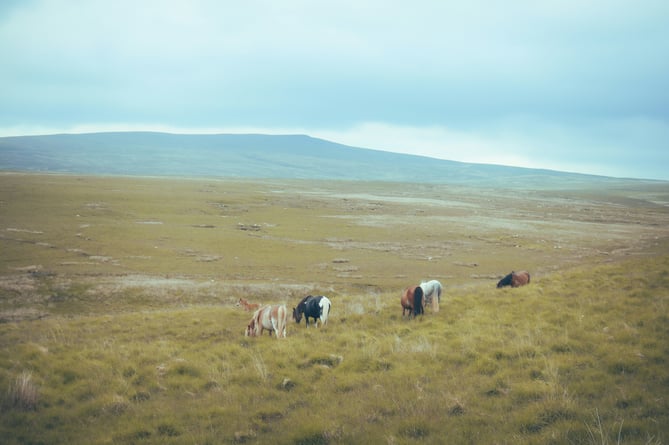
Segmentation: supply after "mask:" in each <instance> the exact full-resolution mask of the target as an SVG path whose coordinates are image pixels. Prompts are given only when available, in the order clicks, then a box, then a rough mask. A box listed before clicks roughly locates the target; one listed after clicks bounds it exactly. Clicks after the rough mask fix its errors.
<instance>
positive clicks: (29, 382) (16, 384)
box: [5, 371, 39, 411]
mask: <svg viewBox="0 0 669 445" xmlns="http://www.w3.org/2000/svg"><path fill="white" fill-rule="evenodd" d="M38 402H39V388H38V386H37V384H36V383H35V381H34V379H33V375H32V372H30V371H23V372H22V373H21V374H19V375H18V376H16V378H15V379H14V380H13V381H12V382H10V385H9V388H8V389H7V395H6V398H5V406H6V408H7V409H18V410H21V411H35V410H36V409H37V403H38Z"/></svg>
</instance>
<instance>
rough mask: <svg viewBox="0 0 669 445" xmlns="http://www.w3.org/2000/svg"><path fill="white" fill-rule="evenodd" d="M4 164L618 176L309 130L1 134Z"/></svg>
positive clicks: (530, 178)
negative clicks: (355, 143)
mask: <svg viewBox="0 0 669 445" xmlns="http://www.w3.org/2000/svg"><path fill="white" fill-rule="evenodd" d="M0 169H1V170H6V171H39V172H55V173H78V174H94V175H139V176H186V177H202V176H208V177H237V178H254V177H255V178H297V179H345V180H373V181H394V182H430V183H456V184H471V185H479V186H490V187H499V186H504V187H523V188H524V187H534V188H536V187H560V188H562V187H565V186H570V185H571V186H577V185H580V184H582V183H584V182H587V183H592V182H593V181H594V182H597V183H608V182H610V181H620V180H618V179H613V178H605V177H599V176H590V175H582V174H573V173H564V172H557V171H550V170H536V169H527V168H517V167H507V166H499V165H485V164H469V163H462V162H455V161H447V160H438V159H433V158H427V157H422V156H413V155H405V154H397V153H390V152H384V151H379V150H371V149H364V148H356V147H350V146H346V145H342V144H337V143H334V142H330V141H326V140H323V139H317V138H313V137H309V136H306V135H261V134H217V135H184V134H168V133H151V132H121V133H89V134H59V135H46V136H19V137H4V138H0Z"/></svg>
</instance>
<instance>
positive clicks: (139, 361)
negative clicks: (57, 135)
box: [0, 172, 669, 444]
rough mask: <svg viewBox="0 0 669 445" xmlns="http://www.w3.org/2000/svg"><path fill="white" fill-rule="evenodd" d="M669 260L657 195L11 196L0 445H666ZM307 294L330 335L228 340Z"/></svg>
mask: <svg viewBox="0 0 669 445" xmlns="http://www.w3.org/2000/svg"><path fill="white" fill-rule="evenodd" d="M668 248H669V185H668V184H667V183H663V182H647V181H620V182H607V183H605V184H604V183H600V182H593V183H590V184H588V183H584V184H578V186H574V185H573V184H572V185H570V184H565V186H564V187H557V186H551V187H535V188H517V187H516V188H514V189H505V188H500V187H495V188H486V187H484V186H480V187H472V186H470V185H462V184H460V185H458V184H438V183H407V182H401V183H399V182H398V183H394V182H381V181H336V180H308V181H306V180H290V179H272V180H270V179H264V180H260V179H257V180H251V179H239V178H238V179H213V178H194V179H188V178H150V177H121V176H115V177H114V176H86V175H47V174H36V173H30V174H27V173H10V172H5V173H2V174H0V397H1V399H0V413H1V416H0V437H1V438H2V440H1V441H2V443H7V444H37V443H44V444H47V443H48V444H56V443H68V444H71V443H86V444H89V443H100V444H102V443H108V444H114V443H119V444H121V443H122V444H127V443H136V444H165V443H192V444H218V443H268V442H275V443H294V444H330V443H360V444H366V443H387V444H401V443H472V444H474V443H476V444H478V443H499V444H507V443H508V444H546V443H556V444H558V443H559V444H562V443H573V444H581V443H586V444H595V443H597V444H614V443H625V444H636V443H643V444H660V443H666V442H667V441H669V364H668V362H669V315H668V314H669V249H668ZM514 269H516V270H517V269H527V270H529V271H530V272H531V274H532V281H531V283H530V284H529V285H528V286H525V287H522V288H516V289H496V287H495V285H496V283H497V280H499V279H500V278H501V277H502V276H503V275H505V274H506V273H508V272H510V271H511V270H514ZM424 279H438V280H440V281H441V282H442V284H443V285H444V290H445V293H444V295H443V296H442V303H441V309H440V311H439V312H436V313H434V312H431V310H430V309H429V308H428V309H427V310H426V314H425V315H424V316H423V317H418V318H416V319H408V318H403V317H402V314H401V307H400V304H399V299H400V294H401V292H402V290H403V289H404V288H405V287H407V286H409V285H413V284H417V283H418V282H420V281H421V280H424ZM307 294H324V295H328V296H329V298H330V299H331V300H332V303H333V307H332V313H331V316H330V320H329V322H328V324H327V325H326V326H324V327H321V328H318V329H315V328H312V327H310V328H309V329H307V328H306V327H305V325H304V324H302V325H296V324H295V323H292V322H291V323H289V326H288V335H287V338H286V339H281V340H277V339H275V338H271V337H269V336H263V337H262V338H249V337H244V335H243V331H244V327H245V326H246V323H247V322H248V320H249V319H250V317H251V314H250V313H248V312H245V311H243V309H242V308H240V307H238V306H237V305H236V302H237V301H238V299H239V298H240V297H244V298H247V299H248V300H250V301H253V302H259V303H262V304H269V303H285V304H286V305H287V306H288V307H289V309H290V308H292V306H294V305H295V304H296V303H297V302H298V301H299V299H301V298H302V297H303V296H305V295H307Z"/></svg>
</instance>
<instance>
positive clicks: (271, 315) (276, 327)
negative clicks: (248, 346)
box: [244, 304, 288, 338]
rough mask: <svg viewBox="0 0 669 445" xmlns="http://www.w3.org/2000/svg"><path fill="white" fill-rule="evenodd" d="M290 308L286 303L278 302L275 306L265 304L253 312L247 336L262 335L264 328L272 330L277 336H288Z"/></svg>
mask: <svg viewBox="0 0 669 445" xmlns="http://www.w3.org/2000/svg"><path fill="white" fill-rule="evenodd" d="M287 314H288V310H287V309H286V305H285V304H276V305H274V306H264V307H261V308H260V309H258V310H257V311H255V312H254V313H253V318H251V321H249V324H248V326H246V331H244V335H246V336H247V337H260V336H262V332H263V330H265V329H266V330H267V331H269V335H270V336H271V335H272V332H274V334H275V335H276V338H286V323H287V319H288V318H287Z"/></svg>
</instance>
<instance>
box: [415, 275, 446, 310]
mask: <svg viewBox="0 0 669 445" xmlns="http://www.w3.org/2000/svg"><path fill="white" fill-rule="evenodd" d="M420 288H421V289H423V297H424V298H425V304H431V305H432V312H439V303H441V283H440V282H439V281H437V280H430V281H424V282H422V283H420ZM435 296H436V297H437V298H434V297H435Z"/></svg>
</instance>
